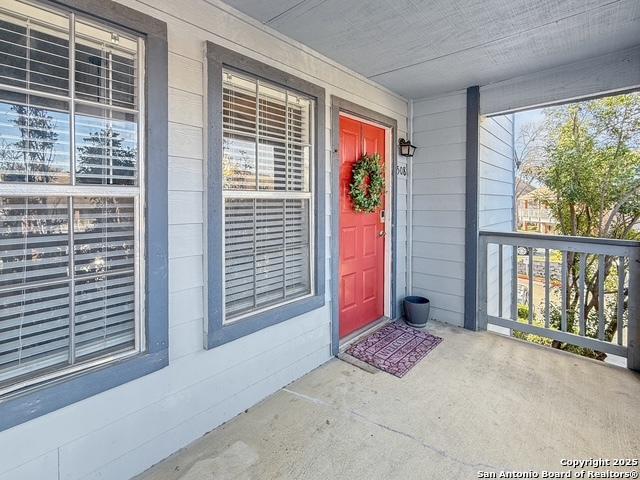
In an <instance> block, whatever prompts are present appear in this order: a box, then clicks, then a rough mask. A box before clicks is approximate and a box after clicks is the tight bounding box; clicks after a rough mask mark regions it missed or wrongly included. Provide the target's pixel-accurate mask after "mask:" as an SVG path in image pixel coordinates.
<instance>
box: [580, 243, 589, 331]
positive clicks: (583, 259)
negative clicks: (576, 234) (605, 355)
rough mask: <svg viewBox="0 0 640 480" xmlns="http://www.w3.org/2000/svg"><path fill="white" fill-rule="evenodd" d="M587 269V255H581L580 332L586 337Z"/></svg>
mask: <svg viewBox="0 0 640 480" xmlns="http://www.w3.org/2000/svg"><path fill="white" fill-rule="evenodd" d="M586 268H587V254H586V253H583V252H582V253H580V276H579V280H578V286H579V289H580V300H579V301H580V318H579V322H578V324H579V325H580V328H579V331H580V335H584V333H585V319H584V303H585V298H586V297H585V292H584V286H585V270H586Z"/></svg>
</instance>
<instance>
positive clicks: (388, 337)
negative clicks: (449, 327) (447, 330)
mask: <svg viewBox="0 0 640 480" xmlns="http://www.w3.org/2000/svg"><path fill="white" fill-rule="evenodd" d="M440 342H442V338H440V337H436V336H435V335H431V334H430V333H426V332H422V331H420V330H416V329H415V328H411V327H410V326H408V325H405V323H404V322H402V321H396V322H392V323H388V324H387V325H385V326H384V327H382V328H380V329H378V330H376V331H375V332H373V333H371V334H370V335H368V336H366V337H365V338H363V339H362V340H360V341H359V342H357V343H355V344H354V345H352V346H350V347H349V348H348V349H347V351H346V353H347V354H349V355H351V356H352V357H355V358H357V359H358V360H362V361H363V362H366V363H368V364H369V365H373V366H374V367H376V368H379V369H380V370H382V371H385V372H387V373H390V374H391V375H395V376H396V377H400V378H401V377H403V376H404V374H405V373H407V372H408V371H409V370H411V369H412V368H413V367H414V366H415V365H416V364H417V363H418V362H419V361H420V360H422V359H423V358H424V357H426V356H427V354H428V353H429V352H430V351H431V350H433V349H434V348H436V347H437V346H438V344H439V343H440Z"/></svg>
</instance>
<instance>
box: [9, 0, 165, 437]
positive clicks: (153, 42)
mask: <svg viewBox="0 0 640 480" xmlns="http://www.w3.org/2000/svg"><path fill="white" fill-rule="evenodd" d="M41 3H42V4H43V5H47V4H49V5H52V6H55V7H58V8H60V7H62V8H63V9H66V10H71V11H74V12H76V13H84V14H86V15H88V16H90V17H93V18H97V19H99V20H104V21H107V22H110V23H113V24H115V25H117V26H119V27H124V28H127V29H129V30H132V31H135V32H136V33H138V34H142V35H143V36H144V37H145V50H146V57H145V71H146V85H145V94H146V111H145V125H146V135H145V151H146V159H145V160H146V164H145V171H146V179H145V182H146V185H148V186H150V187H152V188H147V189H146V192H147V195H146V199H145V200H146V205H145V220H146V224H145V235H146V237H145V251H146V259H147V261H146V264H145V280H146V285H145V312H146V316H145V319H144V321H145V332H146V345H147V347H146V350H145V351H144V352H142V353H140V354H137V355H133V356H131V357H127V358H123V359H121V360H118V361H114V362H111V363H107V364H104V365H101V366H99V367H95V368H91V369H88V370H83V371H81V372H78V373H75V374H70V375H67V376H64V377H60V378H58V379H56V380H53V381H51V382H47V383H45V384H38V385H34V386H33V387H30V388H28V389H25V390H21V391H18V392H15V393H12V394H10V395H7V396H5V397H3V398H0V431H2V430H6V429H8V428H11V427H14V426H16V425H19V424H21V423H24V422H26V421H28V420H32V419H34V418H36V417H39V416H41V415H45V414H47V413H50V412H53V411H54V410H58V409H59V408H62V407H65V406H67V405H70V404H72V403H75V402H78V401H80V400H83V399H85V398H88V397H90V396H93V395H96V394H98V393H101V392H104V391H106V390H109V389H111V388H114V387H117V386H118V385H122V384H124V383H127V382H129V381H131V380H135V379H136V378H140V377H142V376H144V375H147V374H149V373H152V372H154V371H157V370H159V369H161V368H163V367H165V366H167V365H168V363H169V354H168V339H169V314H168V311H169V308H168V302H169V300H168V299H169V283H168V195H167V191H168V186H167V174H168V141H167V139H168V49H167V25H166V24H165V23H164V22H162V21H160V20H157V19H155V18H153V17H150V16H148V15H144V14H142V13H140V12H138V11H136V10H133V9H131V8H128V7H125V6H123V5H121V4H116V3H115V2H112V1H110V0H57V1H49V2H47V1H42V2H41Z"/></svg>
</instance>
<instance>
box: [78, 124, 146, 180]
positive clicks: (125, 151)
mask: <svg viewBox="0 0 640 480" xmlns="http://www.w3.org/2000/svg"><path fill="white" fill-rule="evenodd" d="M82 140H83V143H82V144H81V145H80V146H78V159H77V165H76V172H77V173H78V174H79V175H82V176H84V180H83V183H107V184H109V185H129V184H130V183H131V182H132V181H133V179H134V177H133V169H134V167H135V160H136V149H135V148H132V147H129V146H125V145H124V144H123V139H122V138H121V136H120V132H117V131H116V130H114V129H113V128H102V129H100V130H97V131H95V132H91V133H90V134H89V136H88V137H85V138H83V139H82Z"/></svg>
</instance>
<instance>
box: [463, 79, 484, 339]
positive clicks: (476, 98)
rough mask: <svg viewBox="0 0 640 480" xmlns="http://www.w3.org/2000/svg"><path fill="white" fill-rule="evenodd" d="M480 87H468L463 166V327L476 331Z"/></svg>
mask: <svg viewBox="0 0 640 480" xmlns="http://www.w3.org/2000/svg"><path fill="white" fill-rule="evenodd" d="M479 149H480V87H478V86H475V87H469V88H467V139H466V167H465V188H466V189H465V234H464V236H465V242H464V258H465V262H464V328H466V329H468V330H477V329H478V315H477V312H478V293H477V292H478V161H479Z"/></svg>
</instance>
